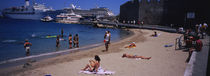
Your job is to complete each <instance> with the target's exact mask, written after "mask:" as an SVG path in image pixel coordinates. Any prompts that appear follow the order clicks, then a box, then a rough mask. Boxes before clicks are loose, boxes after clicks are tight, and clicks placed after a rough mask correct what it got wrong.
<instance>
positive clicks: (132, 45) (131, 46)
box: [125, 42, 136, 48]
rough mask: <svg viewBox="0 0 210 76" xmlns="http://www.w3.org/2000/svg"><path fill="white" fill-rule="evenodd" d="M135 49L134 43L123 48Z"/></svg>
mask: <svg viewBox="0 0 210 76" xmlns="http://www.w3.org/2000/svg"><path fill="white" fill-rule="evenodd" d="M134 47H136V44H135V42H132V43H131V44H130V45H129V46H126V47H125V48H134Z"/></svg>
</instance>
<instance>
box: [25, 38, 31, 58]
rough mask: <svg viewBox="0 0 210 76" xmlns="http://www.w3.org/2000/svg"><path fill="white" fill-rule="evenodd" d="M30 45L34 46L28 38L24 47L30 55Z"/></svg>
mask: <svg viewBox="0 0 210 76" xmlns="http://www.w3.org/2000/svg"><path fill="white" fill-rule="evenodd" d="M30 46H32V44H31V43H30V42H28V40H27V39H26V40H25V43H24V48H25V49H26V56H29V55H30Z"/></svg>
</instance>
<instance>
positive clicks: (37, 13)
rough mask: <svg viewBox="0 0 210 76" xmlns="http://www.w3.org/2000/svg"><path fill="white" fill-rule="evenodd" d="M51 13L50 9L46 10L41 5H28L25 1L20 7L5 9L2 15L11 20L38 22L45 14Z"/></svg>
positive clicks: (27, 0) (27, 1) (26, 0)
mask: <svg viewBox="0 0 210 76" xmlns="http://www.w3.org/2000/svg"><path fill="white" fill-rule="evenodd" d="M48 11H53V10H52V8H46V7H45V5H43V4H37V3H33V5H30V3H29V0H25V5H24V6H20V7H11V8H6V9H4V10H3V11H2V15H3V16H4V17H7V18H11V19H32V20H40V19H41V18H43V17H45V14H44V13H45V12H48Z"/></svg>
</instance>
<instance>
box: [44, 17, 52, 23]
mask: <svg viewBox="0 0 210 76" xmlns="http://www.w3.org/2000/svg"><path fill="white" fill-rule="evenodd" d="M41 21H43V22H51V21H53V18H52V17H50V16H46V17H44V18H42V19H41Z"/></svg>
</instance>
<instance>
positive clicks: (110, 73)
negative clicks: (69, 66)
mask: <svg viewBox="0 0 210 76" xmlns="http://www.w3.org/2000/svg"><path fill="white" fill-rule="evenodd" d="M79 73H84V74H98V75H112V74H114V73H115V72H112V71H108V70H103V69H102V68H99V69H98V72H90V71H88V70H85V71H83V70H82V71H80V72H79Z"/></svg>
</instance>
